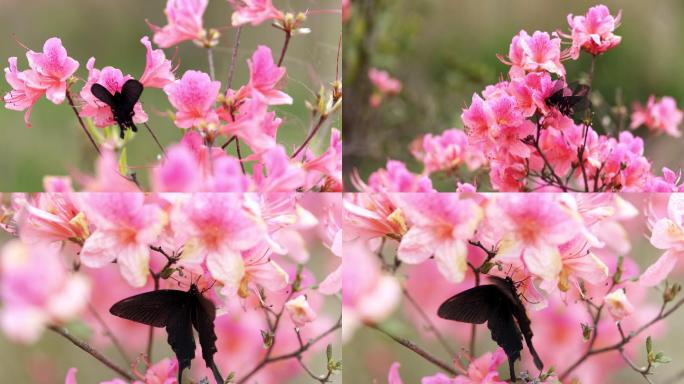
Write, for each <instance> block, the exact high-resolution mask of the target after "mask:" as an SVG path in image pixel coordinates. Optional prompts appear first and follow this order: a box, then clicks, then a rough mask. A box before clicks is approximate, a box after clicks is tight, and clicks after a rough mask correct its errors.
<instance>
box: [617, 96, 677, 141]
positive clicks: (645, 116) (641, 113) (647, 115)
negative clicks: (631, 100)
mask: <svg viewBox="0 0 684 384" xmlns="http://www.w3.org/2000/svg"><path fill="white" fill-rule="evenodd" d="M682 118H684V113H682V111H681V110H680V109H679V108H677V102H676V101H675V99H673V98H672V97H669V96H665V97H663V98H662V99H660V100H659V101H657V102H656V97H655V96H651V97H649V98H648V103H646V106H642V105H641V104H639V103H635V104H634V111H633V112H632V124H631V125H630V127H631V128H632V129H635V128H638V127H640V126H642V125H645V126H646V127H647V128H648V129H649V130H651V131H653V132H655V133H665V134H667V135H670V136H673V137H680V136H681V135H682V133H681V132H680V131H679V126H680V125H681V124H682Z"/></svg>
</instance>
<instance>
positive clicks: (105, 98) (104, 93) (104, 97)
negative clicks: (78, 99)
mask: <svg viewBox="0 0 684 384" xmlns="http://www.w3.org/2000/svg"><path fill="white" fill-rule="evenodd" d="M90 92H91V93H92V94H93V96H95V97H97V99H98V100H100V101H101V102H103V103H105V104H107V105H109V106H110V107H111V108H114V96H113V95H112V94H111V93H109V91H108V90H107V88H105V87H104V86H103V85H101V84H97V83H95V84H93V86H92V87H90Z"/></svg>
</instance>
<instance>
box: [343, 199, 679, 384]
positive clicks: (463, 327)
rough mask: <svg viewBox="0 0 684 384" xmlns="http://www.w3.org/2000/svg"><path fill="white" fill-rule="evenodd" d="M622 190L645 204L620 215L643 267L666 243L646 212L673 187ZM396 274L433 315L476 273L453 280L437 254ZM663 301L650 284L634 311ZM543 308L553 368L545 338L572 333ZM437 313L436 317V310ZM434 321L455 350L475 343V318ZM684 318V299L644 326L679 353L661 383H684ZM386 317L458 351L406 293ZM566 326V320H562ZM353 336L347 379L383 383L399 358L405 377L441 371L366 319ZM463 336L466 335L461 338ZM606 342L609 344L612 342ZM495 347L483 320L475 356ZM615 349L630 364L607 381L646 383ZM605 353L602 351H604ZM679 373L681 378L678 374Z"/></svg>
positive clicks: (435, 351) (410, 335)
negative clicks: (656, 241) (440, 268)
mask: <svg viewBox="0 0 684 384" xmlns="http://www.w3.org/2000/svg"><path fill="white" fill-rule="evenodd" d="M622 197H623V198H624V199H625V200H627V201H629V202H630V203H631V204H633V205H634V206H635V207H636V208H637V209H638V210H639V212H640V214H639V216H637V217H635V218H633V219H629V220H625V221H621V222H620V223H621V224H622V225H623V226H624V228H625V230H626V231H627V233H628V235H629V237H630V239H631V245H632V249H631V251H630V252H629V253H628V254H626V256H627V257H628V258H631V259H633V260H634V261H636V262H637V263H638V265H639V267H640V270H641V271H643V270H644V269H645V268H646V267H648V266H649V265H651V264H652V263H653V262H654V261H655V260H656V259H657V258H658V257H659V256H660V255H661V254H662V251H660V250H658V249H656V248H654V247H653V246H652V245H651V244H650V243H649V241H648V238H647V235H650V231H649V230H648V228H647V221H646V218H647V212H648V209H651V208H653V209H654V210H655V211H656V212H664V209H665V207H666V206H667V195H665V194H623V195H622ZM395 244H396V243H395V242H388V243H387V246H386V247H385V252H384V257H385V260H392V259H393V257H394V255H396V246H395ZM627 265H628V264H627V263H625V266H627ZM613 268H614V267H613ZM625 268H627V267H625ZM469 272H470V271H469ZM412 275H413V276H415V277H414V278H413V280H412V279H411V276H412ZM416 275H417V276H416ZM469 275H470V274H469ZM396 276H397V278H398V280H399V281H401V282H403V286H404V287H406V288H407V290H408V291H409V293H410V294H411V295H412V297H413V298H414V299H415V300H417V302H418V303H419V305H420V306H421V308H422V310H423V311H424V312H425V313H428V314H431V315H432V314H435V313H436V312H437V308H438V306H439V304H441V303H442V302H443V301H444V300H446V299H447V298H449V297H450V296H452V295H453V294H456V293H458V292H460V291H461V290H463V289H467V288H470V287H472V284H473V283H472V275H470V277H467V279H470V280H469V282H464V283H461V285H459V286H454V285H453V284H449V283H448V282H447V281H446V280H445V279H444V278H442V277H441V275H440V274H439V273H438V272H437V268H436V266H435V263H434V260H428V261H426V262H425V263H422V264H419V265H416V266H407V265H403V266H402V267H401V268H400V269H399V270H398V272H397V274H396ZM628 276H632V275H631V274H627V272H625V275H624V276H623V277H624V278H627V277H628ZM417 277H420V278H421V280H420V281H416V278H417ZM668 281H669V282H670V283H679V284H682V283H684V265H681V263H680V265H678V266H677V267H676V268H675V271H674V272H673V273H671V274H670V276H669V277H668ZM661 286H662V285H661ZM679 299H681V293H680V295H679V296H678V297H677V299H676V300H679ZM661 304H662V298H661V292H658V291H657V290H656V289H649V292H648V296H647V297H646V299H644V300H643V302H641V304H640V305H638V306H635V313H634V314H633V315H632V316H637V315H638V314H639V312H640V311H642V312H641V313H642V314H645V312H643V311H645V310H646V308H647V307H648V311H649V312H648V315H647V316H646V315H645V316H644V317H646V318H648V319H649V320H650V319H651V318H652V316H653V314H652V312H650V311H654V310H655V312H657V310H656V309H657V308H659V307H660V305H661ZM671 304H672V303H670V305H671ZM575 308H577V307H575ZM542 313H543V312H537V313H535V312H534V311H531V310H528V314H529V316H530V318H531V320H532V331H533V332H534V333H535V336H534V338H533V339H532V341H533V343H534V345H535V347H536V349H537V350H538V351H540V352H539V353H540V356H541V358H542V361H544V363H545V364H546V365H545V366H544V369H545V371H546V370H548V369H549V368H550V365H549V362H548V360H544V356H545V355H544V354H543V353H542V352H541V351H542V348H541V345H543V344H545V343H551V344H550V346H549V344H546V348H543V350H545V351H549V350H554V351H555V350H556V349H557V350H559V351H567V350H568V348H564V347H563V346H560V345H558V344H560V343H564V342H566V343H567V342H568V341H567V339H566V340H565V341H564V340H563V336H559V335H558V334H553V332H550V331H549V329H554V324H553V323H550V321H551V320H550V318H549V317H547V316H546V315H543V314H542ZM604 316H607V314H606V313H604ZM432 317H433V318H436V316H432ZM563 318H564V319H565V321H568V320H567V319H568V317H567V316H563ZM606 318H609V317H606ZM417 319H420V321H417ZM535 319H536V320H535ZM432 321H434V324H435V326H436V327H438V328H439V329H440V330H441V332H442V335H444V336H445V339H446V342H447V343H448V344H449V346H450V348H451V349H452V350H454V351H456V353H462V352H463V349H468V348H469V346H468V340H469V338H468V335H469V332H470V325H469V324H464V323H458V322H453V321H448V320H442V319H436V320H432ZM556 321H558V320H556ZM569 321H572V320H569ZM561 323H562V321H561ZM643 323H646V321H643V322H641V321H640V322H639V324H640V325H641V324H643ZM683 323H684V307H680V308H679V309H678V310H677V311H675V312H674V314H672V315H671V316H669V317H668V318H666V319H665V320H664V321H662V322H661V323H660V324H665V327H664V328H663V327H659V326H657V325H656V326H652V327H651V328H649V329H648V330H646V331H644V333H643V334H644V335H653V349H654V351H663V352H664V353H665V354H666V355H667V356H670V357H671V358H672V362H671V363H669V364H664V365H661V366H659V367H657V368H656V369H655V372H656V374H655V375H654V376H649V378H651V380H653V382H654V383H657V384H679V383H684V363H683V362H684V350H683V349H682V342H683V341H684V328H682V324H683ZM379 325H380V326H381V327H382V328H383V329H386V330H388V331H390V332H391V333H392V334H394V335H396V336H399V337H403V338H406V339H408V340H410V341H412V342H414V343H416V344H417V345H418V346H420V347H421V348H422V349H424V350H426V351H428V352H429V353H431V354H432V355H434V356H435V357H437V358H439V359H440V360H441V361H444V362H449V361H450V360H451V358H452V356H451V355H449V354H447V353H446V352H445V349H444V348H443V347H442V345H441V344H440V343H439V342H438V341H437V340H436V339H435V337H434V336H433V334H432V333H431V332H430V331H429V328H428V325H427V324H426V322H425V321H423V320H422V318H421V317H420V315H419V314H418V312H417V311H415V309H414V307H413V305H412V304H410V302H409V301H408V300H407V299H406V298H405V297H402V299H401V303H400V304H399V306H398V307H397V308H396V310H395V311H394V312H393V313H392V314H391V315H390V316H388V317H387V318H386V319H385V320H384V321H382V322H381V323H379ZM576 326H577V333H576V335H575V336H574V337H576V338H573V340H579V339H581V337H582V331H581V327H580V324H579V323H577V324H576ZM560 327H563V326H562V325H561V326H560ZM564 329H567V328H564ZM629 329H632V328H626V332H629ZM542 334H544V335H549V334H553V337H554V339H551V340H549V339H548V338H547V339H545V338H542V336H541V335H542ZM599 334H601V333H599ZM565 335H567V334H565ZM616 336H617V335H616ZM348 337H349V338H348ZM566 337H568V336H566ZM347 338H348V340H347V342H346V343H345V344H344V346H343V361H344V374H343V379H344V382H345V383H354V384H356V383H378V384H384V383H386V382H387V373H388V370H389V368H390V365H391V364H392V363H393V362H395V361H396V362H399V363H400V364H401V367H400V368H399V372H400V374H401V377H402V379H403V382H404V383H406V384H414V383H419V382H420V379H421V378H422V377H424V376H428V375H434V374H436V373H438V372H441V371H440V370H439V368H437V367H435V366H434V365H432V364H431V363H429V362H428V361H426V360H424V359H423V358H421V357H420V356H418V355H417V354H416V353H415V352H413V351H411V350H409V349H407V348H405V347H404V346H402V345H400V344H398V343H397V342H395V341H393V340H391V339H390V338H389V337H387V336H385V335H383V334H382V333H380V332H378V331H377V330H374V329H371V328H368V327H365V326H361V327H359V328H358V329H356V330H355V331H354V333H353V336H349V335H345V339H347ZM459 340H465V341H462V342H459ZM615 340H617V339H611V343H612V342H614V341H615ZM601 345H602V346H603V345H606V342H604V344H601ZM556 346H557V347H556ZM635 346H636V348H635V350H636V351H638V353H637V354H636V355H633V356H631V358H632V359H633V360H634V361H635V364H636V365H637V366H644V365H645V361H646V357H645V356H646V352H645V347H644V345H643V341H641V342H638V341H636V342H635ZM495 349H496V344H495V343H494V342H493V341H492V340H491V337H490V334H489V330H488V329H487V327H486V326H485V325H479V326H478V328H477V343H476V357H479V356H481V355H482V354H483V353H485V352H487V351H494V350H495ZM546 353H548V352H546ZM561 353H564V352H561ZM580 353H581V352H580ZM609 353H614V355H613V357H614V358H616V359H617V360H618V361H619V363H620V367H623V366H624V367H625V368H624V369H622V370H620V371H619V372H618V373H617V374H616V375H611V377H610V381H607V382H601V384H618V383H619V384H640V383H646V381H645V380H644V378H643V377H642V376H641V375H639V374H638V373H636V372H634V371H632V370H630V369H629V368H628V367H627V366H626V365H625V364H624V363H623V361H622V360H621V359H620V357H619V355H618V354H617V352H609ZM522 356H523V359H528V358H529V351H528V350H527V347H526V346H525V347H524V349H523V351H522ZM598 356H599V357H600V356H601V355H598ZM603 356H606V355H603ZM578 357H579V355H576V356H575V355H573V356H567V358H568V359H569V360H571V361H574V360H576V359H577V358H578ZM604 361H605V360H604ZM566 367H567V366H566ZM523 368H524V369H526V370H531V371H532V372H533V373H536V372H537V371H536V369H534V366H533V365H532V363H531V362H530V361H529V360H526V362H525V363H524V365H521V362H520V361H518V362H517V363H516V372H520V371H521V369H523ZM580 368H581V366H580ZM609 371H610V372H614V370H613V368H612V367H611V368H610V369H609ZM499 373H500V374H501V375H502V376H501V377H502V378H508V363H507V362H505V363H503V364H502V365H501V366H500V369H499ZM675 377H676V379H673V378H675ZM582 383H583V384H597V383H599V382H598V381H587V382H584V381H583V382H582Z"/></svg>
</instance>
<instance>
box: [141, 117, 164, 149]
mask: <svg viewBox="0 0 684 384" xmlns="http://www.w3.org/2000/svg"><path fill="white" fill-rule="evenodd" d="M143 125H145V128H147V131H148V132H149V133H150V135H152V138H153V139H154V142H155V143H157V146H158V147H159V149H161V151H162V154H164V156H166V151H165V150H164V146H163V145H162V144H161V143H160V142H159V139H157V135H155V134H154V131H153V130H152V128H150V126H149V125H147V122H144V123H143Z"/></svg>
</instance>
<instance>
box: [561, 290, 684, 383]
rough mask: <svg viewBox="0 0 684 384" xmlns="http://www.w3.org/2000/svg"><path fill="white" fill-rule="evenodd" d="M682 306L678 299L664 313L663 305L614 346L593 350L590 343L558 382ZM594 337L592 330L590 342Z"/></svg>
mask: <svg viewBox="0 0 684 384" xmlns="http://www.w3.org/2000/svg"><path fill="white" fill-rule="evenodd" d="M683 304H684V299H680V300H679V301H678V302H677V303H676V304H675V305H674V306H673V307H672V308H670V309H669V310H667V311H665V305H666V303H664V304H663V306H662V307H661V308H660V312H659V313H658V315H657V316H656V317H654V318H653V319H652V320H651V321H649V322H648V323H646V324H644V325H642V326H641V327H640V328H638V329H637V330H636V331H633V332H631V333H629V334H628V335H624V336H623V337H622V338H621V340H620V341H618V342H616V343H615V344H612V345H609V346H607V347H603V348H599V349H593V342H592V343H590V347H589V348H588V350H587V352H586V353H585V354H584V355H582V356H580V358H579V359H577V361H575V362H574V363H573V364H572V365H571V366H570V368H568V369H567V370H566V371H565V372H563V374H562V375H561V376H560V378H559V379H560V381H564V379H565V378H567V377H568V375H570V373H572V371H574V370H575V369H577V367H579V366H580V365H582V363H584V362H585V361H586V360H587V359H588V358H589V357H591V356H593V355H598V354H601V353H606V352H610V351H619V350H620V348H622V347H624V346H625V345H626V344H627V343H629V342H630V341H632V339H634V338H635V337H636V336H637V335H639V334H640V333H642V332H643V331H645V330H646V329H648V328H649V327H651V326H652V325H653V324H655V323H657V322H659V321H660V320H662V319H664V318H666V317H668V316H670V315H671V314H672V313H673V312H674V311H676V310H677V309H678V308H679V307H680V306H682V305H683ZM601 308H603V305H602V306H601V307H599V311H598V315H600V309H601ZM596 318H598V316H596ZM596 318H595V319H596ZM594 323H595V324H596V323H597V321H596V320H594ZM595 336H596V329H594V337H593V338H592V340H595V339H596V337H595Z"/></svg>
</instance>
